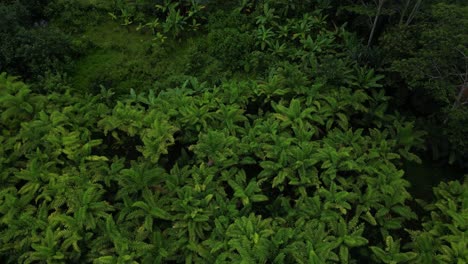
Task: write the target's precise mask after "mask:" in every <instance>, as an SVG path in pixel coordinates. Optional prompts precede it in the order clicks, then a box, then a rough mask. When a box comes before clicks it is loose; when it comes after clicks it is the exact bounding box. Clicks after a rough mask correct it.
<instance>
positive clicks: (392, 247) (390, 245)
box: [370, 236, 417, 264]
mask: <svg viewBox="0 0 468 264" xmlns="http://www.w3.org/2000/svg"><path fill="white" fill-rule="evenodd" d="M370 249H371V250H372V252H373V253H374V254H375V256H376V258H377V259H378V260H380V261H382V262H383V263H388V264H397V263H405V262H411V261H412V260H414V259H415V258H416V256H417V254H416V253H414V252H401V251H400V241H399V240H396V241H395V240H394V239H393V237H392V236H387V237H386V238H385V249H382V248H380V247H377V246H371V247H370Z"/></svg>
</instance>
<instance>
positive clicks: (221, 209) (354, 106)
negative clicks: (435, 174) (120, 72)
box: [0, 1, 468, 263]
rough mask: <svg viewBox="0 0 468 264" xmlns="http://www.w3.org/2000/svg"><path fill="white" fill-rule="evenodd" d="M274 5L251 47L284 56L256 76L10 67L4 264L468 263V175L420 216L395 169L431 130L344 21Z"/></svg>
mask: <svg viewBox="0 0 468 264" xmlns="http://www.w3.org/2000/svg"><path fill="white" fill-rule="evenodd" d="M277 2H278V1H272V3H273V4H272V5H271V7H270V5H268V4H265V5H263V9H260V10H261V12H263V15H261V16H258V17H257V19H256V21H257V24H256V25H257V26H258V27H257V30H258V31H257V33H258V35H257V36H258V39H257V40H258V47H257V48H258V50H257V51H258V52H270V51H273V50H274V49H275V47H276V46H278V45H279V50H281V49H282V48H281V46H283V47H284V49H285V51H284V54H282V52H278V51H276V55H275V56H279V58H282V59H283V60H284V61H283V63H282V64H277V65H274V67H272V69H271V70H270V71H269V75H268V76H265V77H264V78H263V79H261V80H258V81H257V80H256V81H254V80H230V81H225V82H223V83H221V84H220V85H217V86H214V85H213V86H211V85H207V84H206V83H199V82H197V81H196V80H188V81H187V82H185V84H183V85H182V86H180V87H175V88H174V89H170V90H166V91H161V92H159V93H156V92H154V91H152V90H149V91H146V92H135V91H134V90H131V92H130V94H128V95H126V96H123V97H119V98H116V97H113V93H112V91H111V90H107V89H106V88H104V87H102V91H101V94H95V95H88V94H86V95H85V94H78V93H76V92H71V91H70V89H64V91H63V92H60V93H59V92H51V93H48V94H39V93H34V92H32V91H31V89H30V88H29V87H28V85H26V84H24V83H22V82H20V81H18V80H16V79H15V78H12V77H9V76H7V75H6V74H1V75H0V120H1V123H0V128H1V131H2V133H1V134H0V260H1V262H4V263H17V262H21V263H36V262H44V263H171V262H172V263H184V262H185V263H363V262H366V263H367V262H370V263H404V262H410V263H455V262H456V261H458V262H459V263H463V261H468V252H467V250H466V237H467V236H466V232H467V225H466V223H467V222H468V219H467V208H468V207H467V191H466V190H467V188H466V183H460V182H458V181H454V182H451V183H448V184H446V183H442V184H441V185H440V186H439V187H438V188H436V189H435V195H436V198H437V201H436V202H435V203H428V204H426V205H425V207H424V209H425V212H426V214H427V215H428V216H424V217H422V216H421V215H418V214H416V213H415V210H414V207H413V206H414V204H415V203H414V200H413V197H412V196H411V195H410V193H409V192H408V187H409V186H410V184H409V182H408V181H407V180H406V179H405V177H404V171H403V170H402V169H401V163H402V161H403V160H410V161H419V158H418V157H417V156H416V155H414V154H413V153H412V151H413V150H414V149H415V148H418V147H420V146H421V145H422V137H423V135H424V134H423V133H421V132H419V131H416V130H415V129H414V127H413V123H411V122H407V121H405V120H404V119H403V118H401V117H400V116H399V115H398V114H389V113H388V111H387V105H388V97H386V96H385V94H384V93H383V91H382V90H381V85H380V84H379V81H380V80H381V79H382V76H380V75H377V74H375V72H374V71H373V70H372V69H369V68H367V67H362V66H359V65H357V64H356V63H353V62H352V61H351V60H349V59H347V58H346V57H345V54H346V50H345V49H346V43H344V44H343V43H342V42H341V41H342V40H343V39H345V37H346V34H345V31H344V29H343V28H335V29H333V30H327V29H326V26H325V24H324V23H325V22H324V16H322V15H320V12H319V11H316V12H315V13H311V14H306V15H304V16H303V17H301V18H294V17H291V18H289V19H288V20H286V21H285V22H284V21H283V22H284V23H283V22H281V21H280V20H279V19H277V16H280V15H284V14H280V13H278V11H275V10H273V9H275V8H277V7H276V6H278V5H279V3H277ZM321 2H324V1H321ZM275 3H276V4H275ZM288 3H289V4H288V8H290V9H291V10H296V9H300V8H303V7H302V6H300V5H297V6H296V5H295V4H294V3H293V1H289V2H288ZM281 10H282V12H286V15H287V14H289V11H285V10H284V9H281ZM280 22H281V23H280ZM272 36H276V37H274V38H273V39H270V38H271V37H272ZM331 66H333V67H331ZM310 75H312V76H310ZM414 223H420V224H421V227H419V226H417V225H414ZM460 261H461V262H460Z"/></svg>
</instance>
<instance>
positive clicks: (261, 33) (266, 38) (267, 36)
mask: <svg viewBox="0 0 468 264" xmlns="http://www.w3.org/2000/svg"><path fill="white" fill-rule="evenodd" d="M256 35H257V41H256V44H257V45H258V46H260V49H261V50H265V49H266V48H267V47H270V46H271V45H272V43H273V40H274V37H275V32H274V31H273V29H271V28H266V27H265V26H264V25H261V26H260V27H258V29H257V32H256Z"/></svg>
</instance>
